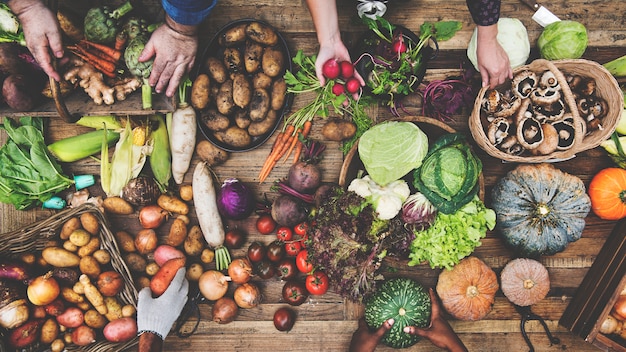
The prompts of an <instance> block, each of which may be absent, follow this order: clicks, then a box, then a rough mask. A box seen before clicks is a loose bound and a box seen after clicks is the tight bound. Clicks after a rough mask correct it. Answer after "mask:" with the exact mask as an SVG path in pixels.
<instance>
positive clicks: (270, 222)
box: [256, 214, 276, 235]
mask: <svg viewBox="0 0 626 352" xmlns="http://www.w3.org/2000/svg"><path fill="white" fill-rule="evenodd" d="M256 229H257V231H259V233H260V234H262V235H269V234H271V233H272V232H274V230H275V229H276V221H274V219H273V218H272V216H271V215H269V214H263V215H261V216H259V218H258V219H257V220H256Z"/></svg>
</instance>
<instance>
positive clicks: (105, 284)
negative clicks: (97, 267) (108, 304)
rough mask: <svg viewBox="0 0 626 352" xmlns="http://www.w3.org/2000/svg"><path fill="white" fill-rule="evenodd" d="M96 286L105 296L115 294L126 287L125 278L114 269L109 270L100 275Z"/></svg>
mask: <svg viewBox="0 0 626 352" xmlns="http://www.w3.org/2000/svg"><path fill="white" fill-rule="evenodd" d="M96 287H97V288H98V291H100V293H101V294H102V295H103V296H115V295H117V294H118V293H120V292H121V291H122V289H123V288H124V278H123V277H122V275H121V274H120V273H118V272H117V271H114V270H108V271H105V272H103V273H101V274H100V275H98V280H96Z"/></svg>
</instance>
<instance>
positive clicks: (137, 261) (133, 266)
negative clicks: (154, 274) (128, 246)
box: [124, 253, 147, 273]
mask: <svg viewBox="0 0 626 352" xmlns="http://www.w3.org/2000/svg"><path fill="white" fill-rule="evenodd" d="M124 261H125V262H126V265H128V268H129V269H130V270H132V271H134V272H136V273H143V272H145V271H146V265H147V263H146V258H144V257H143V256H142V255H140V254H137V253H128V254H126V255H125V256H124Z"/></svg>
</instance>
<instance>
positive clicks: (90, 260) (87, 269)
mask: <svg viewBox="0 0 626 352" xmlns="http://www.w3.org/2000/svg"><path fill="white" fill-rule="evenodd" d="M78 267H79V268H80V271H81V272H82V273H83V274H86V275H87V276H88V277H90V278H92V279H95V278H97V277H98V275H100V273H101V269H100V264H99V263H98V261H96V260H95V259H94V257H92V256H90V255H88V256H86V257H82V258H80V264H79V266H78Z"/></svg>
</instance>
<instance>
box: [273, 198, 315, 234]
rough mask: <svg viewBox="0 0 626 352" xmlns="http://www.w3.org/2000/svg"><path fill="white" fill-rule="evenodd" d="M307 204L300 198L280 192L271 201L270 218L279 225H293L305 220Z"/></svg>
mask: <svg viewBox="0 0 626 352" xmlns="http://www.w3.org/2000/svg"><path fill="white" fill-rule="evenodd" d="M308 210H309V209H308V206H307V205H306V204H305V203H304V202H303V201H301V200H300V199H298V198H296V197H294V196H292V195H289V194H281V195H280V196H278V198H276V199H275V200H274V202H273V203H272V218H273V219H274V221H276V223H277V224H279V225H281V226H289V227H293V226H296V225H297V224H299V223H301V222H303V221H304V220H306V218H307V216H308Z"/></svg>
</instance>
